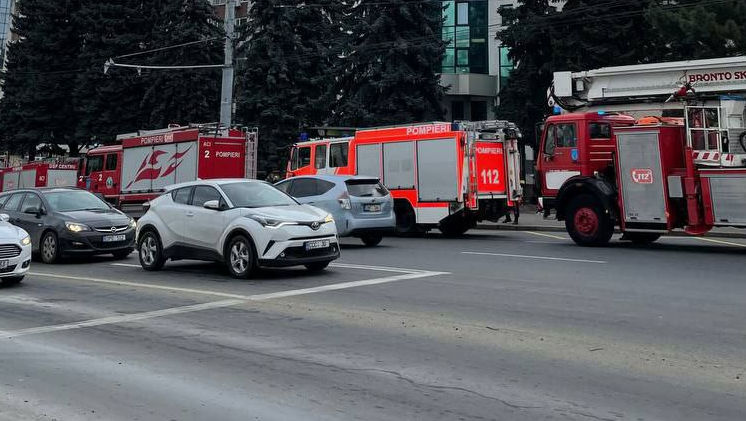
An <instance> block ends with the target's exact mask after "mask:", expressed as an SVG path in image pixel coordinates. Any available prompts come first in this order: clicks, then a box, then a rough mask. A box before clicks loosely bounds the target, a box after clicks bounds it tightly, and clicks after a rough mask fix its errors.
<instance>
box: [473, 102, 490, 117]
mask: <svg viewBox="0 0 746 421" xmlns="http://www.w3.org/2000/svg"><path fill="white" fill-rule="evenodd" d="M471 120H472V121H484V120H487V102H486V101H472V103H471Z"/></svg>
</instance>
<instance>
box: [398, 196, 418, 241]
mask: <svg viewBox="0 0 746 421" xmlns="http://www.w3.org/2000/svg"><path fill="white" fill-rule="evenodd" d="M394 214H395V215H396V232H398V233H399V234H416V233H417V232H418V227H417V215H415V213H414V209H412V206H410V205H409V203H408V202H402V201H398V200H397V201H396V202H395V203H394Z"/></svg>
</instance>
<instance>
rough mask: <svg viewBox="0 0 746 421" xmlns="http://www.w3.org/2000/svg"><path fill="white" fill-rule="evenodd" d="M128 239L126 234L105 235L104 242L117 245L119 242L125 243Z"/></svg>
mask: <svg viewBox="0 0 746 421" xmlns="http://www.w3.org/2000/svg"><path fill="white" fill-rule="evenodd" d="M126 239H127V236H126V235H124V234H119V235H104V239H103V240H102V241H103V242H104V243H116V242H118V241H125V240H126Z"/></svg>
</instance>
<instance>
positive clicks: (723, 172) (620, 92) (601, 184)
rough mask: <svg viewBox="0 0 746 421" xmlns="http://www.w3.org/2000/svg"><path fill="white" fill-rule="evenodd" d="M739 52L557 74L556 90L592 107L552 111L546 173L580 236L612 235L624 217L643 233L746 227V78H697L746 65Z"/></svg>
mask: <svg viewBox="0 0 746 421" xmlns="http://www.w3.org/2000/svg"><path fill="white" fill-rule="evenodd" d="M734 60H735V61H739V60H740V62H739V63H744V64H746V58H731V59H718V60H703V61H698V62H694V61H692V62H676V63H658V64H653V65H641V66H628V67H617V68H609V69H599V70H595V71H589V72H581V73H577V74H576V73H572V74H570V73H567V72H561V73H559V74H555V87H554V88H559V89H558V90H556V91H555V92H554V96H553V100H555V101H557V102H558V103H559V104H560V105H561V106H562V107H563V108H565V107H567V108H575V109H583V110H584V112H574V113H569V114H563V115H556V116H552V117H549V118H548V119H547V120H546V122H545V126H544V130H543V135H542V140H541V146H540V151H541V152H540V157H539V159H538V161H537V178H538V180H539V182H540V189H541V195H542V198H541V201H542V203H543V205H544V206H545V207H546V208H555V209H556V211H557V219H559V220H564V221H565V226H566V228H567V231H568V233H569V234H570V236H571V237H572V238H573V240H574V241H575V242H576V243H578V244H580V245H603V244H606V243H607V242H608V241H609V240H610V239H611V236H612V234H613V232H614V228H615V227H618V228H619V229H620V230H621V231H622V232H623V233H624V235H623V237H622V239H623V240H630V241H633V242H637V243H650V242H653V241H655V240H657V239H658V238H659V237H660V236H661V235H662V234H665V233H668V232H670V231H672V230H674V229H683V230H684V231H686V232H687V233H689V234H692V235H701V234H704V233H706V232H707V231H709V230H711V229H712V228H714V227H725V226H730V227H741V228H746V144H745V143H746V127H745V126H746V124H744V122H746V97H744V96H740V95H739V94H743V93H746V80H744V81H741V82H739V83H740V85H737V84H736V83H734V82H732V81H731V82H728V83H725V82H727V81H725V79H723V81H724V83H723V84H721V85H716V84H702V85H699V86H697V85H692V84H691V83H690V82H689V81H690V80H692V76H695V78H694V80H698V79H697V78H696V75H697V74H699V73H702V74H707V75H710V74H725V73H727V72H729V71H731V70H729V69H730V68H732V67H733V66H734V65H735V66H736V68H739V67H738V66H739V65H740V64H738V63H736V64H734V63H733V61H734ZM604 87H607V88H608V89H604ZM695 92H696V93H695ZM672 93H673V95H672ZM725 94H728V95H725ZM641 99H644V101H641ZM672 100H674V101H672ZM625 108H626V109H628V110H629V111H626V112H625V113H616V112H609V111H608V109H614V110H622V109H625ZM649 113H653V115H652V116H648V117H642V118H641V117H640V116H641V115H642V116H644V115H645V114H649Z"/></svg>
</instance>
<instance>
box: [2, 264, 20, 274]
mask: <svg viewBox="0 0 746 421" xmlns="http://www.w3.org/2000/svg"><path fill="white" fill-rule="evenodd" d="M14 270H16V265H11V266H8V267H7V268H5V269H0V273H10V272H13V271H14Z"/></svg>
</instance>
